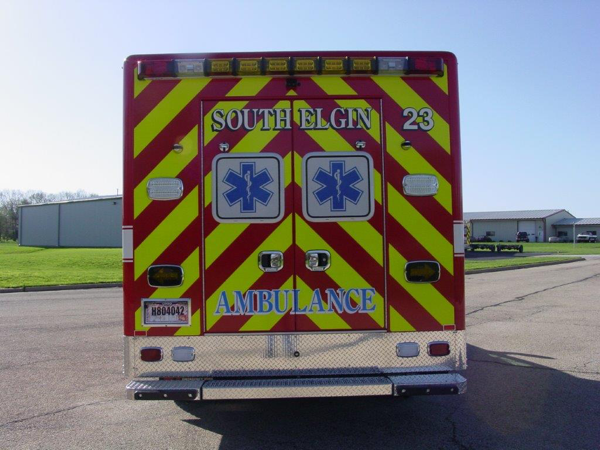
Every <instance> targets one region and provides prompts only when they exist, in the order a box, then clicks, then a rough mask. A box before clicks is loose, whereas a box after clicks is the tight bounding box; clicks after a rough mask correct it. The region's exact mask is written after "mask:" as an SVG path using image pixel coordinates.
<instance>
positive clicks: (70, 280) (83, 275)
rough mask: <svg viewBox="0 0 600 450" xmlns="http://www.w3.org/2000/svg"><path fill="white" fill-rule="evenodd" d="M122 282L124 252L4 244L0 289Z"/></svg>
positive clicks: (0, 246) (0, 257)
mask: <svg viewBox="0 0 600 450" xmlns="http://www.w3.org/2000/svg"><path fill="white" fill-rule="evenodd" d="M121 280H122V269H121V249H120V248H40V247H19V246H18V245H17V244H16V243H14V242H10V243H7V242H2V243H0V288H16V287H26V286H54V285H59V284H85V283H120V282H121Z"/></svg>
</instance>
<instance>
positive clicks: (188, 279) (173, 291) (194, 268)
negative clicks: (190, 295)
mask: <svg viewBox="0 0 600 450" xmlns="http://www.w3.org/2000/svg"><path fill="white" fill-rule="evenodd" d="M181 267H182V268H183V284H182V285H181V286H179V287H176V288H157V289H156V290H155V291H154V292H153V293H152V295H151V296H150V298H181V296H182V295H183V294H184V293H185V291H187V290H188V289H189V288H190V287H191V286H192V284H194V283H195V282H196V281H197V280H198V278H200V250H199V249H198V248H196V250H194V251H193V252H192V254H191V255H190V256H188V257H187V258H186V260H185V261H184V262H183V263H181Z"/></svg>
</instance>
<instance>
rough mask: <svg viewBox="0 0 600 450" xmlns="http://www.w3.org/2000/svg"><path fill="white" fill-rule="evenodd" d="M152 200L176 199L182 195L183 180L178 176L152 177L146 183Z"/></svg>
mask: <svg viewBox="0 0 600 450" xmlns="http://www.w3.org/2000/svg"><path fill="white" fill-rule="evenodd" d="M146 190H147V192H148V197H150V198H151V199H152V200H177V199H178V198H181V196H182V195H183V181H181V180H180V179H179V178H152V179H150V180H148V184H147V185H146Z"/></svg>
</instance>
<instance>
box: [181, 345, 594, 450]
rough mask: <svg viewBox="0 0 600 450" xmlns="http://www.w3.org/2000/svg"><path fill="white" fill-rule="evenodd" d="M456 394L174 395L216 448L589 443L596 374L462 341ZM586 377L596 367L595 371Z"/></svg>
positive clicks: (558, 445) (579, 446) (502, 446)
mask: <svg viewBox="0 0 600 450" xmlns="http://www.w3.org/2000/svg"><path fill="white" fill-rule="evenodd" d="M468 352H469V354H468V355H469V360H470V362H469V364H470V366H469V369H468V370H467V371H466V377H467V379H468V392H467V393H466V394H465V395H462V396H438V397H412V398H408V399H404V398H393V397H390V398H387V397H386V398H341V399H302V400H275V401H272V400H265V401H235V402H220V403H219V402H217V403H213V402H210V403H209V402H206V403H201V402H198V403H181V404H180V405H179V406H181V407H182V408H183V409H184V410H185V411H187V412H188V413H190V414H191V415H193V416H195V417H196V418H194V419H188V420H186V421H187V422H188V423H190V424H192V425H195V426H198V427H200V428H203V429H205V430H207V431H210V432H213V433H217V434H220V435H222V440H221V446H220V448H221V449H226V450H228V449H240V448H261V449H265V448H395V449H399V448H407V449H408V448H410V449H419V448H422V449H453V448H459V449H471V448H472V449H488V448H494V449H496V448H497V449H513V448H522V449H534V448H535V449H546V448H547V449H561V448H564V449H596V450H597V449H598V448H600V427H599V424H600V382H599V381H593V380H587V379H583V378H579V377H578V376H582V377H583V376H587V377H592V376H594V375H593V374H590V375H585V374H581V375H577V376H574V375H571V374H568V373H565V372H561V371H558V370H554V369H551V368H549V367H546V366H543V365H541V364H538V363H532V362H529V361H526V360H524V359H521V358H519V357H527V358H528V359H536V360H537V361H538V362H539V363H544V362H545V361H546V360H548V359H551V358H548V357H545V356H539V355H522V354H517V353H509V352H507V353H504V352H492V351H487V350H485V349H482V348H478V347H474V346H469V348H468ZM595 376H596V377H597V376H598V374H596V375H595Z"/></svg>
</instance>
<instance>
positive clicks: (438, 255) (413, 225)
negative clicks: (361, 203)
mask: <svg viewBox="0 0 600 450" xmlns="http://www.w3.org/2000/svg"><path fill="white" fill-rule="evenodd" d="M388 199H389V201H388V211H389V213H390V214H391V215H392V216H393V217H394V219H396V221H397V222H398V223H399V224H400V225H402V226H403V227H404V228H405V229H406V231H408V232H409V234H411V235H412V236H413V237H414V238H415V239H416V240H417V242H419V244H421V245H422V246H423V247H424V248H425V250H427V251H428V252H429V253H431V255H432V256H433V257H434V258H435V259H436V260H437V261H438V262H439V263H440V264H441V265H442V266H444V267H445V268H446V270H447V271H448V272H450V274H453V273H454V248H453V246H452V244H451V243H450V242H448V240H447V239H446V238H445V237H444V236H442V234H441V233H440V232H439V231H438V230H437V229H436V228H435V227H434V226H433V225H431V224H430V223H429V222H428V221H427V219H425V218H424V217H423V216H422V215H421V213H419V211H417V210H416V209H415V208H414V207H413V206H412V205H411V204H410V203H409V202H408V200H406V198H404V197H403V196H402V195H401V194H400V193H399V192H398V191H397V190H396V189H394V187H393V186H392V185H391V184H389V183H388Z"/></svg>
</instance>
